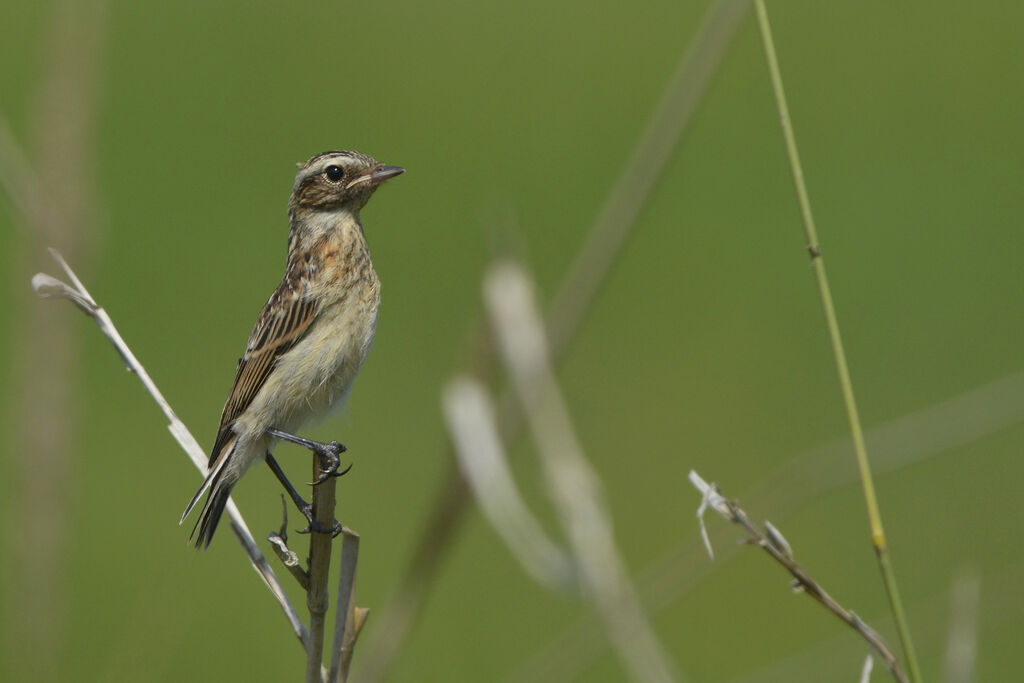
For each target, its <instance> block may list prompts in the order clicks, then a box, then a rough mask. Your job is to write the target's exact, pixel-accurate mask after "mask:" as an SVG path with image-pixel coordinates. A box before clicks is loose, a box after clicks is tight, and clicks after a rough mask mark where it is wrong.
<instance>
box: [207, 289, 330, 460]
mask: <svg viewBox="0 0 1024 683" xmlns="http://www.w3.org/2000/svg"><path fill="white" fill-rule="evenodd" d="M316 309H317V306H316V300H315V299H313V298H312V297H310V296H308V295H307V291H306V287H305V283H303V282H302V280H301V278H290V277H286V278H285V280H284V281H283V282H282V283H281V284H280V285H279V286H278V288H277V289H276V290H274V293H273V294H272V295H271V296H270V299H269V300H268V301H267V305H266V306H264V307H263V311H262V312H261V313H260V317H259V318H258V319H257V321H256V326H255V327H254V328H253V330H252V334H251V335H249V343H248V345H247V346H246V349H245V355H244V356H242V358H240V359H239V361H238V369H237V371H236V372H235V383H234V384H233V385H232V387H231V393H230V394H228V400H227V402H226V403H225V404H224V413H223V414H222V415H221V418H220V429H219V430H218V432H217V441H216V443H215V444H214V447H213V450H212V451H211V452H210V464H209V467H210V469H213V468H214V467H216V465H217V462H216V461H217V459H218V458H219V457H220V455H221V452H222V451H224V450H226V449H224V448H223V446H224V445H225V444H226V443H227V442H228V440H229V439H230V438H231V435H232V431H231V425H232V424H233V423H234V421H235V420H236V419H237V418H238V416H239V415H241V414H242V413H243V412H245V409H246V408H248V407H249V404H250V403H252V401H253V399H254V398H255V397H256V394H258V393H259V391H260V389H261V388H262V387H263V384H264V383H265V382H266V380H267V376H268V375H270V371H271V370H272V369H273V368H274V361H276V360H277V358H278V357H279V356H281V355H282V354H284V353H285V352H286V351H288V349H290V348H292V347H293V346H294V345H295V343H296V342H297V341H299V339H301V338H302V336H303V335H304V334H305V333H306V331H307V330H308V329H309V326H310V323H312V322H313V319H314V318H315V317H316Z"/></svg>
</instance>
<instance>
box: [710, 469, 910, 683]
mask: <svg viewBox="0 0 1024 683" xmlns="http://www.w3.org/2000/svg"><path fill="white" fill-rule="evenodd" d="M690 482H691V483H692V484H693V486H694V488H696V489H697V490H698V491H700V492H701V495H702V496H703V499H702V500H701V505H700V509H699V511H698V513H697V514H698V517H700V518H701V522H700V523H701V533H702V535H703V536H704V539H705V543H707V534H706V533H705V532H704V520H703V517H702V515H703V512H704V510H705V509H712V510H714V511H715V512H717V513H718V514H720V515H721V516H722V517H723V518H724V519H726V520H727V521H730V522H732V523H733V524H739V525H740V526H742V527H743V528H744V529H746V531H747V533H748V534H750V540H749V542H750V543H752V544H753V545H757V546H759V547H760V548H762V549H763V550H764V551H765V552H766V553H768V554H769V555H771V556H772V558H773V559H774V560H775V561H776V562H778V563H779V564H781V565H782V566H783V567H785V568H786V571H788V572H789V573H790V574H791V575H792V576H793V579H794V582H793V584H794V587H795V588H797V589H799V590H800V591H802V592H804V593H806V594H807V595H809V596H811V597H812V598H814V599H815V600H817V601H818V602H819V603H820V604H821V605H822V606H824V607H825V609H827V610H828V611H829V612H832V614H834V615H836V616H837V617H839V619H841V620H842V621H844V622H845V623H846V624H847V625H848V626H849V627H850V628H852V629H853V630H854V631H856V632H857V633H858V634H860V636H861V637H862V638H863V639H864V640H866V641H867V642H868V644H869V645H871V647H872V648H873V649H874V650H875V651H876V652H877V653H878V654H879V655H880V656H881V657H882V659H883V660H885V663H886V666H888V667H889V670H890V671H891V672H892V675H893V677H894V678H895V679H896V680H897V681H899V682H900V683H906V681H907V677H906V674H904V673H903V669H902V667H900V663H899V660H898V659H896V655H895V654H893V651H892V648H890V647H889V644H888V643H886V642H885V639H884V638H882V636H880V635H879V634H878V632H877V631H875V630H874V629H873V628H871V627H870V626H868V625H867V624H865V623H864V621H863V620H861V618H860V617H858V616H857V615H856V614H854V613H853V612H852V611H850V610H848V609H846V608H845V607H843V606H842V605H841V604H839V602H838V601H836V600H835V598H833V597H832V596H831V595H829V594H828V592H827V591H826V590H825V589H824V588H823V587H822V586H821V584H819V583H818V582H817V581H815V580H814V578H813V577H812V576H811V575H810V573H809V572H808V571H807V570H806V569H804V567H803V566H801V565H800V564H799V563H797V562H796V560H794V559H793V550H792V549H791V548H790V546H789V543H788V542H786V539H785V538H784V537H783V536H782V534H781V533H780V532H779V530H778V529H776V528H775V527H774V526H772V524H771V523H770V522H767V521H766V522H765V523H764V531H762V530H761V529H758V528H757V526H755V525H754V524H753V523H751V521H750V519H749V518H748V517H747V513H746V512H744V511H743V509H742V508H740V506H738V505H737V504H736V503H735V502H733V501H731V500H729V499H727V498H725V497H724V496H722V495H721V493H719V491H718V487H717V486H715V485H714V484H708V483H707V482H705V481H704V480H703V479H702V478H701V477H700V475H699V474H697V473H696V472H694V471H693V470H691V471H690ZM710 550H711V546H710V544H708V551H709V552H710Z"/></svg>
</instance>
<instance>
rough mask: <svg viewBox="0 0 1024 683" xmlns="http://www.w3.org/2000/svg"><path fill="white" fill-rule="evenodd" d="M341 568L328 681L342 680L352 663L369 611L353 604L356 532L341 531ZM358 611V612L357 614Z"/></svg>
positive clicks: (356, 559)
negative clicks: (357, 641) (357, 640)
mask: <svg viewBox="0 0 1024 683" xmlns="http://www.w3.org/2000/svg"><path fill="white" fill-rule="evenodd" d="M341 534H342V537H341V571H340V573H339V574H338V604H337V606H336V607H335V608H334V647H333V648H332V652H331V671H330V675H329V676H328V678H327V680H328V681H330V683H344V682H345V681H346V680H348V670H349V666H350V665H351V663H352V653H353V651H354V649H355V644H356V639H357V638H358V637H359V632H360V631H361V630H362V628H363V624H364V623H365V621H366V615H367V614H368V613H369V610H366V609H363V608H360V607H356V564H357V562H358V561H359V534H357V533H356V532H354V531H352V530H351V529H348V528H344V529H342V531H341ZM357 612H358V613H359V615H358V616H357Z"/></svg>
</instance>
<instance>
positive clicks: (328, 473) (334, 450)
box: [267, 429, 352, 486]
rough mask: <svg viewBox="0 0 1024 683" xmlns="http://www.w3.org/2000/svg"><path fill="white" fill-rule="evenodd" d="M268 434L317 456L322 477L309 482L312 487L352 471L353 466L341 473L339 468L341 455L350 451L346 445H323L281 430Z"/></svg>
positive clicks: (333, 443) (273, 430)
mask: <svg viewBox="0 0 1024 683" xmlns="http://www.w3.org/2000/svg"><path fill="white" fill-rule="evenodd" d="M267 434H269V435H270V436H272V437H274V438H275V439H281V440H283V441H290V442H291V443H294V444H297V445H299V446H302V447H303V448H306V449H308V450H310V451H312V452H313V453H314V454H316V456H317V457H318V458H319V459H320V475H319V476H318V477H317V478H316V480H315V481H311V482H309V485H310V486H316V485H318V484H322V483H324V482H325V481H327V480H328V479H330V478H331V477H340V476H342V475H343V474H347V473H348V471H349V470H350V469H352V465H349V466H348V467H346V468H345V469H344V470H342V471H341V472H339V471H338V468H339V467H340V466H341V457H340V455H341V454H342V453H344V452H345V451H346V450H348V449H347V448H345V445H344V444H341V443H338V442H337V441H331V442H328V443H321V442H319V441H312V440H311V439H304V438H302V437H301V436H295V435H294V434H289V433H288V432H282V431H281V430H279V429H268V430H267Z"/></svg>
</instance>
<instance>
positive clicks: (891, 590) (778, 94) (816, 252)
mask: <svg viewBox="0 0 1024 683" xmlns="http://www.w3.org/2000/svg"><path fill="white" fill-rule="evenodd" d="M754 5H755V7H756V8H757V23H758V26H759V28H760V30H761V38H762V40H763V42H764V54H765V59H766V60H767V62H768V70H769V72H770V74H771V81H772V91H773V92H774V94H775V102H776V105H777V106H778V108H779V120H780V122H781V124H782V135H783V137H784V138H785V140H786V153H787V155H788V156H789V165H790V169H791V170H792V172H793V183H794V185H795V186H796V196H797V201H798V203H799V204H800V215H801V217H802V219H803V224H804V233H805V235H806V237H807V249H808V251H809V252H810V254H811V264H812V266H813V268H814V275H815V278H816V280H817V283H818V293H819V294H820V295H821V306H822V308H823V309H824V312H825V321H826V324H827V325H828V334H829V339H830V341H831V343H832V353H833V355H834V356H835V361H836V371H837V372H838V374H839V385H840V387H841V388H842V393H843V403H844V404H845V405H846V417H847V419H848V420H849V423H850V432H851V434H852V436H853V449H854V453H855V454H856V457H857V468H858V470H859V471H860V482H861V488H862V489H863V490H864V502H865V504H866V506H867V512H868V523H869V525H870V528H871V543H872V545H874V547H875V554H876V555H877V556H878V564H879V567H880V568H881V570H882V580H883V581H884V583H885V588H886V592H887V593H888V596H889V604H890V607H891V609H892V613H893V617H894V618H895V621H896V628H897V629H898V631H899V637H900V643H901V644H902V646H903V654H904V656H905V657H906V659H907V662H906V663H907V670H908V671H909V673H910V680H912V681H914V682H915V683H918V682H920V681H921V672H920V669H919V668H918V665H917V656H916V654H915V653H914V645H913V642H912V641H911V638H910V629H909V628H908V627H907V620H906V617H905V616H904V612H903V603H902V601H901V600H900V595H899V590H898V588H897V586H896V574H895V572H894V571H893V568H892V562H891V560H890V559H889V551H888V548H887V547H886V542H885V530H884V529H883V527H882V515H881V513H880V512H879V509H878V499H877V498H876V496H875V485H874V481H873V480H872V478H871V465H870V463H869V462H868V454H867V449H866V448H865V446H864V432H863V430H862V429H861V425H860V417H859V415H858V413H857V401H856V399H855V398H854V394H853V382H852V380H851V379H850V370H849V368H848V367H847V364H846V353H845V351H844V350H843V340H842V337H841V336H840V334H839V321H838V319H837V318H836V311H835V306H834V305H833V303H832V291H831V289H830V288H829V284H828V276H827V275H826V273H825V261H824V260H823V259H822V257H821V248H820V247H819V245H818V233H817V230H815V227H814V216H813V215H812V213H811V201H810V198H809V196H808V194H807V187H806V186H805V185H804V172H803V168H802V167H801V165H800V155H799V153H798V152H797V146H796V136H795V135H794V134H793V126H792V123H791V122H790V118H789V107H788V106H787V104H786V93H785V91H784V90H783V87H782V72H781V71H780V70H779V62H778V58H777V56H776V53H775V41H774V40H773V39H772V30H771V26H770V24H769V23H768V11H767V9H765V4H764V0H754Z"/></svg>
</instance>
